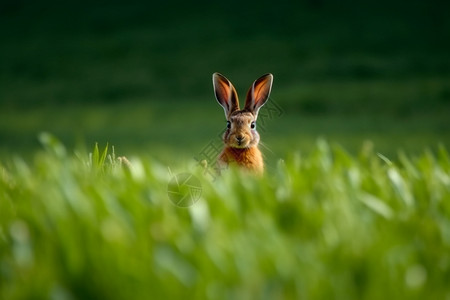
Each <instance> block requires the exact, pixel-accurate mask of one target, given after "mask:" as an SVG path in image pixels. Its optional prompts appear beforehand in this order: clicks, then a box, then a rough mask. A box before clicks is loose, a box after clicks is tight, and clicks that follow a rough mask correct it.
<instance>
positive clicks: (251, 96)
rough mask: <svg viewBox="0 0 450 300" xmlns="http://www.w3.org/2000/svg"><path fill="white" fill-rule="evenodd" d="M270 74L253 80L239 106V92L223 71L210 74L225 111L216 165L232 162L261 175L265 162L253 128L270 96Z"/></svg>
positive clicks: (218, 98) (271, 79)
mask: <svg viewBox="0 0 450 300" xmlns="http://www.w3.org/2000/svg"><path fill="white" fill-rule="evenodd" d="M272 82H273V76H272V74H266V75H263V76H261V77H260V78H258V79H257V80H255V82H253V84H252V86H251V87H250V89H249V91H248V93H247V98H246V100H245V106H244V109H242V110H241V109H240V108H239V100H238V95H237V93H236V89H235V88H234V86H233V85H232V84H231V82H230V81H229V80H228V79H227V78H226V77H225V76H223V75H222V74H219V73H214V74H213V85H214V93H215V96H216V99H217V101H218V102H219V104H220V105H221V106H222V107H223V109H224V110H225V117H226V119H227V129H226V131H225V133H224V135H223V142H224V144H225V147H224V149H223V151H222V152H221V153H220V155H219V158H218V164H219V168H224V167H227V166H228V165H229V164H232V163H235V164H237V165H238V166H240V167H242V168H243V169H246V170H250V171H253V172H255V173H258V174H262V173H263V171H264V161H263V157H262V154H261V151H260V150H259V149H258V143H259V134H258V132H257V131H256V119H257V117H258V111H259V109H260V108H261V106H263V105H264V104H265V103H266V102H267V100H268V99H269V95H270V91H271V89H272Z"/></svg>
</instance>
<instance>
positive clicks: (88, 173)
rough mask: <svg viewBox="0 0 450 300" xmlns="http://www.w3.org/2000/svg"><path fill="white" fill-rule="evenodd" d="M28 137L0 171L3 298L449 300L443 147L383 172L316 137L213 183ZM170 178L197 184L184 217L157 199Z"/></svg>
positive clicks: (370, 157)
mask: <svg viewBox="0 0 450 300" xmlns="http://www.w3.org/2000/svg"><path fill="white" fill-rule="evenodd" d="M40 139H41V142H42V143H43V146H44V148H45V149H46V150H45V151H41V152H39V153H38V154H37V155H36V156H35V158H34V160H33V162H32V163H26V162H25V161H23V160H22V159H20V158H15V159H13V160H10V161H3V162H2V164H1V165H0V197H1V199H2V200H1V201H0V275H1V276H0V297H1V298H2V299H30V298H33V299H49V298H50V299H99V298H103V299H105V298H107V299H148V298H149V297H151V298H152V299H173V298H210V299H254V298H258V299H299V298H301V299H380V298H387V299H424V298H427V299H447V298H449V297H450V294H449V291H448V280H449V278H450V256H449V253H450V206H449V203H450V156H449V154H448V152H447V151H446V150H445V148H443V147H441V148H439V150H438V152H437V154H435V155H434V154H432V153H431V152H424V153H422V154H420V155H418V156H415V157H411V156H409V155H406V154H400V155H399V156H398V157H396V158H395V161H397V162H396V163H394V162H392V161H391V158H387V157H385V156H383V155H381V154H376V153H374V152H373V149H372V147H371V145H370V144H367V145H366V146H365V147H364V148H363V149H361V150H360V152H359V154H358V155H356V156H354V155H350V154H348V153H347V152H346V151H345V150H344V149H342V148H340V147H330V145H329V144H328V143H327V142H326V141H324V140H319V141H317V144H316V146H315V147H314V149H312V151H311V152H310V154H308V155H304V154H301V153H299V152H291V153H290V155H288V156H287V157H286V159H285V160H284V161H279V162H278V163H277V164H276V166H275V167H273V168H271V169H270V171H269V172H267V173H266V174H265V176H263V177H260V178H259V177H253V176H251V175H249V174H246V173H241V172H239V171H238V170H229V171H227V172H225V173H224V174H223V175H222V176H220V177H216V178H215V179H214V180H212V178H211V177H210V176H209V175H205V173H204V171H203V169H201V168H200V167H198V166H197V165H196V164H195V163H192V164H188V165H183V166H182V165H179V166H172V167H171V168H170V170H168V169H167V167H166V166H165V165H163V164H161V163H159V162H157V161H155V160H153V159H150V158H134V159H132V168H131V169H126V168H123V167H121V166H120V165H119V164H118V161H117V159H114V153H112V151H111V147H109V150H107V149H105V150H104V151H103V147H100V151H99V150H98V148H97V150H94V151H93V153H91V155H88V154H85V153H82V152H80V153H78V154H77V155H72V154H69V153H68V152H67V150H66V149H65V147H64V146H63V145H62V144H61V143H60V142H59V141H58V140H57V139H55V138H54V137H53V136H51V135H47V134H44V135H41V137H40ZM106 151H109V152H108V153H107V152H106ZM392 160H394V158H392ZM183 172H188V173H191V174H194V176H195V177H197V178H198V180H199V183H198V185H197V187H199V188H200V189H201V196H200V197H199V198H195V200H197V201H196V202H195V203H194V204H193V205H191V206H189V207H187V208H182V207H178V206H176V205H174V203H172V202H171V201H170V200H169V199H170V198H169V195H168V188H169V187H170V186H168V184H169V182H170V181H171V179H173V178H172V177H173V176H174V175H176V174H179V173H183ZM169 190H170V188H169ZM184 192H186V190H184ZM184 192H183V193H184ZM192 199H194V198H192Z"/></svg>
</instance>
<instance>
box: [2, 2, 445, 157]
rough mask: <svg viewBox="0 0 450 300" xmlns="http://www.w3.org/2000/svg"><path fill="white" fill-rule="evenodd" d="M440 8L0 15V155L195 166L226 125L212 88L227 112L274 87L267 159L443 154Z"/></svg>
mask: <svg viewBox="0 0 450 300" xmlns="http://www.w3.org/2000/svg"><path fill="white" fill-rule="evenodd" d="M449 11H450V2H448V1H444V0H442V1H439V0H433V1H419V0H417V1H416V0H413V1H408V2H404V1H384V0H377V1H327V0H310V1H258V2H244V1H195V2H191V1H146V2H144V1H142V2H138V1H111V0H110V1H95V2H94V1H48V0H47V1H38V2H37V1H36V2H31V1H19V0H15V1H2V2H1V3H0V45H1V46H0V154H1V155H2V156H3V157H4V156H11V155H17V154H19V155H22V156H25V157H27V156H29V155H31V154H32V153H34V151H36V150H37V149H39V147H40V145H39V143H38V139H37V135H38V133H39V132H41V131H48V132H51V133H53V134H54V135H56V136H57V137H58V138H59V139H61V140H62V141H63V142H64V143H65V144H66V145H67V146H68V147H74V148H75V147H83V146H87V147H91V146H92V145H93V143H95V142H99V143H100V144H103V145H104V144H106V143H107V142H109V143H110V145H111V144H112V145H114V146H115V148H116V152H119V154H125V155H151V156H153V157H155V158H158V159H161V160H163V161H173V160H185V159H190V158H192V157H194V156H195V155H196V154H197V153H198V152H199V151H201V150H202V149H203V148H204V146H205V145H206V144H208V142H209V141H211V140H214V139H216V138H217V135H218V134H219V133H220V132H221V130H223V128H224V126H225V119H224V116H223V110H222V108H221V107H220V106H219V105H218V104H217V103H216V101H215V99H214V97H213V92H212V83H211V75H212V73H213V72H221V73H223V74H224V75H225V76H227V77H228V78H229V79H230V80H231V81H232V82H233V83H234V85H235V86H236V88H237V90H238V92H239V94H240V96H241V98H243V97H244V96H245V92H246V91H247V89H248V87H249V86H250V84H251V82H252V81H253V80H255V79H256V78H257V77H259V76H260V75H262V74H264V73H267V72H271V73H273V74H274V77H275V79H274V86H273V90H272V96H271V100H270V101H273V102H275V103H277V104H278V105H279V106H280V107H281V108H282V109H283V113H282V115H281V116H280V117H274V118H272V119H271V120H270V122H267V123H268V124H267V127H265V130H264V132H262V133H261V135H262V141H263V142H264V144H265V146H266V147H264V149H263V151H264V152H265V154H266V156H267V157H269V160H271V158H276V157H283V156H284V155H285V154H286V153H287V152H290V151H293V150H294V149H295V150H301V151H308V149H311V147H312V145H313V144H314V143H315V141H316V139H317V138H318V137H324V138H326V139H327V140H329V141H331V142H332V143H338V144H340V145H343V146H344V148H346V149H347V150H348V151H350V152H357V151H358V149H360V148H361V147H362V145H363V144H364V143H365V141H372V142H373V145H374V147H375V149H376V151H379V152H382V153H385V154H388V155H390V154H394V153H395V152H396V151H397V150H398V149H403V150H405V151H408V152H413V153H414V152H418V151H422V150H423V149H424V148H428V147H430V148H433V147H436V146H437V145H438V144H439V143H441V144H444V145H445V146H447V147H449V146H450V121H449V116H450V21H449V18H448V12H449Z"/></svg>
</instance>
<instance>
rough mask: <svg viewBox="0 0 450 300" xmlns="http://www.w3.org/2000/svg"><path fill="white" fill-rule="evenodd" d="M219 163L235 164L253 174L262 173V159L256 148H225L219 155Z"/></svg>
mask: <svg viewBox="0 0 450 300" xmlns="http://www.w3.org/2000/svg"><path fill="white" fill-rule="evenodd" d="M219 161H220V162H221V163H222V164H225V165H230V164H233V163H236V164H237V165H238V166H240V167H243V168H245V169H247V170H250V171H254V172H255V173H263V172H264V161H263V157H262V154H261V151H259V149H258V147H256V146H255V147H250V148H243V149H238V148H231V147H227V146H226V147H225V148H224V149H223V151H222V153H220V155H219Z"/></svg>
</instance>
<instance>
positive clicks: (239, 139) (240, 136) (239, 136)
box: [236, 135, 244, 143]
mask: <svg viewBox="0 0 450 300" xmlns="http://www.w3.org/2000/svg"><path fill="white" fill-rule="evenodd" d="M243 139H244V137H243V136H242V135H238V136H237V137H236V140H237V141H238V142H239V143H240V142H242V140H243Z"/></svg>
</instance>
